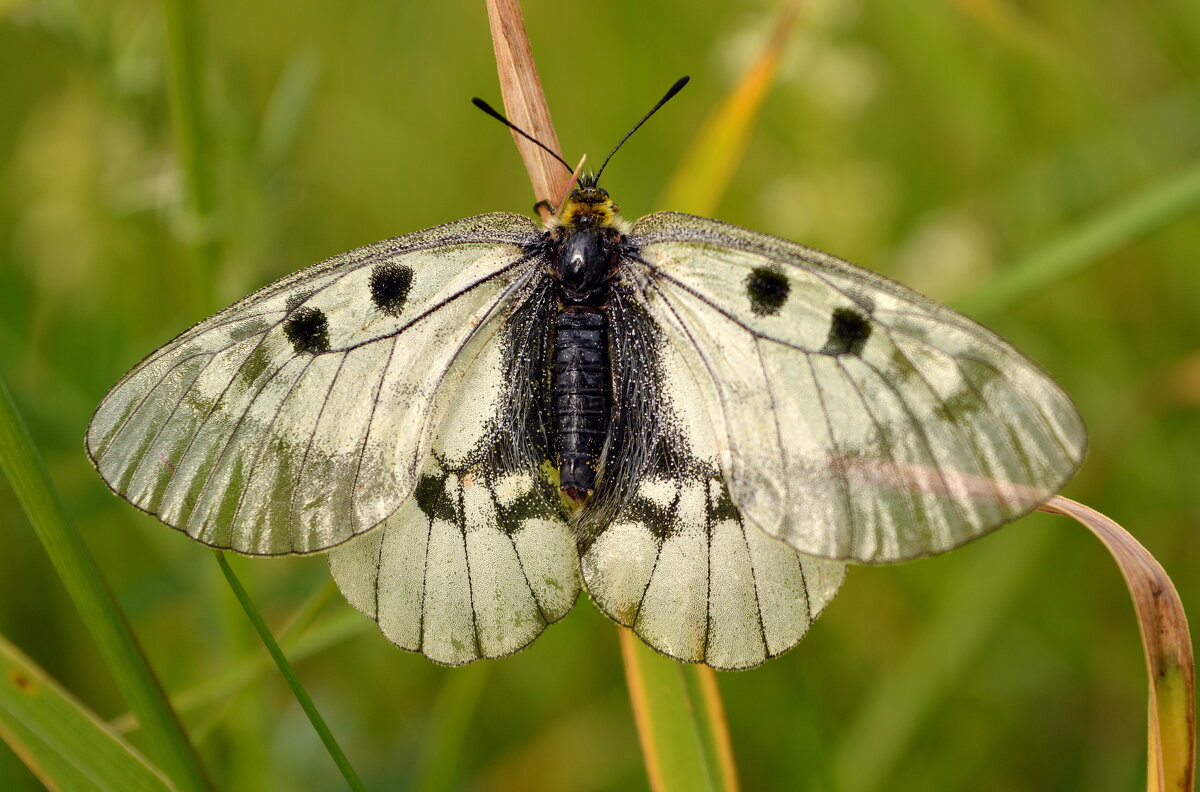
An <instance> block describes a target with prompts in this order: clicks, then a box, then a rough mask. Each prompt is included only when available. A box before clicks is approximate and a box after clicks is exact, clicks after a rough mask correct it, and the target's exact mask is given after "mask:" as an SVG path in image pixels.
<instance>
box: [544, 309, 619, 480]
mask: <svg viewBox="0 0 1200 792" xmlns="http://www.w3.org/2000/svg"><path fill="white" fill-rule="evenodd" d="M610 379H611V376H610V372H609V362H608V319H607V317H606V316H605V314H604V312H603V311H602V310H601V309H598V308H590V307H582V306H572V307H569V308H567V309H565V310H563V311H562V312H561V313H559V314H558V315H557V316H556V317H555V318H554V356H553V360H552V363H551V402H552V412H553V417H554V449H555V456H556V457H557V459H556V462H557V463H558V468H559V486H560V487H561V488H562V490H563V491H564V492H565V493H566V494H567V495H568V496H569V497H570V498H572V499H573V500H575V501H576V502H580V501H582V500H583V498H584V496H585V495H586V494H587V493H588V492H589V491H591V490H593V489H595V486H596V465H597V463H598V462H599V460H600V452H601V450H602V449H603V446H604V438H605V436H606V435H607V434H608V424H609V414H610V408H611V404H610V395H609V393H610V387H609V380H610Z"/></svg>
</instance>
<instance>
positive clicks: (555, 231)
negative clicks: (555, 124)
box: [549, 182, 624, 504]
mask: <svg viewBox="0 0 1200 792" xmlns="http://www.w3.org/2000/svg"><path fill="white" fill-rule="evenodd" d="M623 231H624V223H623V221H622V220H621V219H620V217H619V216H618V215H617V207H616V205H615V204H613V202H612V200H611V199H609V197H608V193H607V192H605V191H604V190H601V189H599V188H598V187H596V186H595V185H594V183H592V184H588V183H586V182H585V183H584V185H583V186H581V187H580V188H578V189H576V190H574V191H573V192H572V193H571V195H570V197H568V199H567V200H566V202H565V204H564V205H563V208H562V211H561V212H560V213H559V216H558V222H556V223H554V224H553V226H552V227H551V229H550V239H551V244H550V246H549V255H550V259H551V261H550V272H551V281H552V283H553V285H554V286H553V288H554V292H555V297H556V303H557V307H558V311H557V313H556V315H555V317H554V324H553V330H552V332H553V338H552V343H551V357H550V382H551V388H550V399H551V404H550V409H551V414H552V416H553V424H552V426H553V430H552V431H553V437H552V438H551V441H552V444H553V447H554V456H555V465H556V466H557V467H558V470H559V487H560V488H561V489H562V491H563V492H564V493H565V494H566V495H567V497H569V498H570V499H571V500H572V501H574V502H575V503H577V504H580V503H583V501H584V500H585V499H586V498H587V496H588V495H589V494H590V493H591V492H592V491H594V490H595V488H596V478H597V471H598V468H599V464H600V456H601V453H602V451H603V448H604V442H605V440H606V438H607V436H608V430H609V426H610V424H611V412H612V396H611V394H612V366H611V363H610V358H609V338H608V331H609V328H608V312H607V306H608V301H609V297H610V295H611V290H612V284H613V281H614V280H615V279H616V276H617V271H618V270H617V268H618V264H619V263H620V257H621V239H622V236H623V234H622V232H623Z"/></svg>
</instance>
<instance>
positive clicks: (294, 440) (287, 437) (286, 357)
mask: <svg viewBox="0 0 1200 792" xmlns="http://www.w3.org/2000/svg"><path fill="white" fill-rule="evenodd" d="M536 235H537V229H536V227H535V226H534V225H533V223H532V222H531V221H529V220H528V219H526V218H523V217H520V216H518V215H510V214H494V215H483V216H480V217H473V218H468V219H466V220H462V221H459V222H457V223H452V224H449V225H445V226H440V227H437V228H433V229H429V230H427V231H423V232H418V233H416V234H410V235H408V236H404V237H399V238H397V239H393V240H388V241H385V242H381V243H377V244H375V245H371V246H368V247H366V248H361V249H359V250H355V251H351V252H350V253H346V254H343V255H341V256H337V257H335V258H333V259H330V260H329V261H327V262H324V263H322V264H318V265H315V266H313V267H310V268H308V269H306V270H302V271H300V272H297V273H295V274H294V275H291V276H289V277H287V278H284V279H282V280H280V281H278V282H277V283H275V284H272V285H271V286H268V287H266V288H264V289H262V290H260V291H258V292H256V293H255V294H253V295H251V296H249V297H247V298H245V299H244V300H242V301H240V302H238V303H236V304H234V305H233V306H231V307H229V308H227V309H225V310H224V311H222V312H221V313H218V314H216V315H215V316H213V317H211V318H209V319H207V320H205V321H204V322H201V323H200V324H199V325H197V326H196V327H194V328H192V329H191V330H189V331H187V332H185V333H183V334H182V335H181V336H179V337H178V338H176V339H175V340H174V341H172V342H170V343H169V344H167V345H166V346H164V347H163V348H162V349H160V350H158V351H157V352H155V353H154V354H153V355H151V356H150V357H149V358H147V359H146V360H145V361H143V362H142V363H141V364H139V365H138V366H137V367H136V368H134V369H133V370H132V371H131V372H129V373H128V374H127V375H126V376H125V377H124V378H123V379H122V380H121V381H120V382H118V383H117V385H116V386H114V387H113V389H112V391H111V392H110V393H109V394H108V396H106V397H105V399H104V401H103V402H102V403H101V405H100V407H99V408H98V409H97V411H96V414H95V416H94V417H93V419H92V424H91V426H90V427H89V429H88V436H87V445H88V451H89V454H90V455H91V457H92V459H93V461H94V463H95V464H96V467H97V469H98V470H99V472H100V474H101V475H102V476H103V477H104V479H105V481H106V482H107V483H108V485H109V486H110V487H111V488H112V489H113V490H114V491H115V492H117V493H118V494H119V495H121V496H122V497H124V498H126V499H128V500H129V501H130V502H132V503H133V504H134V505H136V506H138V507H139V508H141V509H143V510H145V511H147V512H150V513H152V514H155V515H157V516H158V517H159V518H160V519H161V520H163V521H164V522H166V523H167V524H169V525H172V526H174V527H176V528H178V529H180V530H182V531H184V532H185V533H187V534H188V535H189V536H192V537H193V538H195V539H197V540H199V541H201V542H204V543H205V544H208V545H211V546H213V547H220V548H228V549H232V550H236V551H238V552H242V553H248V554H262V555H278V554H284V553H305V552H314V551H318V550H322V549H325V548H328V547H332V546H334V545H336V544H339V543H341V542H343V541H346V540H347V539H349V538H351V537H352V536H355V535H357V534H360V533H362V532H364V531H366V530H368V529H370V528H371V527H373V526H374V525H376V524H378V523H379V522H381V521H382V520H384V519H385V518H386V517H387V516H388V515H389V514H391V513H392V512H393V511H395V510H396V508H397V506H399V504H400V503H401V502H403V501H404V500H405V499H406V498H408V496H409V495H410V494H411V493H412V491H413V489H414V487H415V486H416V484H417V481H418V479H419V474H420V470H421V467H422V465H423V464H424V461H425V457H426V456H427V455H428V453H429V449H430V444H431V442H432V433H433V429H434V428H435V425H436V423H437V419H438V417H439V416H438V414H437V412H438V410H439V409H444V404H445V402H446V400H445V399H438V398H437V395H438V393H439V392H441V391H443V390H444V389H453V388H456V387H457V383H455V382H453V381H448V377H450V372H451V370H452V368H453V364H454V362H455V360H456V359H458V358H459V357H460V356H462V355H470V354H472V351H473V349H474V348H475V347H477V346H479V345H480V344H482V343H483V341H484V339H485V336H486V334H484V333H480V328H481V327H484V326H486V325H487V324H488V323H489V322H491V321H493V320H494V319H496V318H497V317H499V316H500V315H501V314H502V313H504V311H506V310H508V309H509V307H510V306H511V304H512V303H513V301H514V300H518V299H519V298H520V294H521V292H522V288H523V280H524V279H525V278H527V277H528V276H529V274H530V272H531V267H532V264H531V262H530V260H529V259H528V258H527V256H526V252H525V248H524V245H525V244H527V243H529V242H530V241H532V240H533V239H536ZM451 379H452V378H451ZM439 405H442V407H439Z"/></svg>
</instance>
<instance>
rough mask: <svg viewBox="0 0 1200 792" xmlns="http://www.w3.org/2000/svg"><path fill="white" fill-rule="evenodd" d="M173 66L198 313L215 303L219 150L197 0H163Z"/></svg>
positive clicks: (174, 117) (174, 121) (186, 237)
mask: <svg viewBox="0 0 1200 792" xmlns="http://www.w3.org/2000/svg"><path fill="white" fill-rule="evenodd" d="M162 10H163V20H164V24H165V26H166V42H167V59H168V60H167V62H168V66H169V72H170V91H169V98H170V101H171V126H172V129H173V130H174V133H175V156H176V158H177V159H178V161H179V167H180V170H181V171H182V172H183V188H184V195H183V218H182V229H181V230H182V235H183V241H184V243H185V244H187V245H188V247H189V248H190V251H191V256H190V257H189V262H188V266H189V278H190V281H191V287H192V288H191V298H192V301H193V303H194V307H195V308H196V310H197V313H205V312H207V310H208V309H209V308H210V307H211V305H210V303H211V299H210V297H211V295H210V284H211V283H212V281H213V275H214V273H213V269H214V268H215V264H216V246H215V244H214V229H213V227H212V224H213V205H214V199H213V195H214V192H215V191H214V187H213V181H214V179H213V176H212V173H211V169H210V166H209V164H208V163H209V161H210V160H211V159H212V155H213V152H212V150H211V149H210V147H209V145H208V132H207V129H206V127H205V123H204V120H205V113H204V103H203V90H202V89H203V82H202V80H203V66H202V62H201V46H200V45H201V38H202V24H201V19H200V11H199V9H198V8H197V6H196V4H195V3H194V2H192V0H163V3H162Z"/></svg>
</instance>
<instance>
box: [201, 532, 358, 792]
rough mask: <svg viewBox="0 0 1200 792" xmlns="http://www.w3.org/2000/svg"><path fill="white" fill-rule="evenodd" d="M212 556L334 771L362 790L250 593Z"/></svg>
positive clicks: (220, 559)
mask: <svg viewBox="0 0 1200 792" xmlns="http://www.w3.org/2000/svg"><path fill="white" fill-rule="evenodd" d="M214 555H215V556H216V558H217V565H218V566H220V567H221V572H223V573H224V575H225V579H226V580H227V581H228V582H229V588H230V589H232V590H233V595H234V596H235V597H237V600H238V602H239V603H241V606H242V609H243V610H244V611H246V617H247V618H249V619H250V623H251V624H252V625H254V629H255V630H257V631H258V635H259V637H260V638H262V642H263V644H264V645H265V646H266V647H267V651H268V652H270V653H271V659H273V660H274V661H275V665H276V666H278V668H279V673H281V674H283V678H284V679H285V680H286V681H287V683H288V687H290V688H291V689H292V694H293V695H294V696H295V697H296V701H297V702H299V703H300V708H301V709H303V710H304V714H305V715H307V716H308V720H309V722H310V723H312V725H313V729H314V730H315V731H316V732H317V736H318V737H320V738H321V742H322V743H323V744H324V745H325V750H327V751H328V752H329V755H330V756H331V757H332V758H333V761H334V763H335V764H336V765H337V766H338V770H340V771H341V773H342V777H343V778H345V779H346V785H347V786H349V787H350V788H351V789H354V790H363V791H364V792H365V790H366V787H364V786H363V783H362V781H360V780H359V778H358V774H357V773H356V772H354V768H353V767H352V766H351V765H350V761H349V760H348V759H347V758H346V754H344V753H343V752H342V748H341V746H339V745H338V743H337V740H335V739H334V737H333V733H332V732H330V731H329V727H328V726H327V725H325V719H324V718H323V717H321V713H320V712H319V711H318V710H317V707H316V705H315V704H313V701H312V698H311V697H309V695H308V691H306V690H305V689H304V686H303V685H301V684H300V679H299V677H297V676H296V672H295V671H294V670H293V669H292V666H291V663H289V662H288V660H287V658H286V657H284V655H283V650H282V649H280V648H279V644H278V643H276V642H275V636H273V635H271V631H270V630H269V629H267V623H266V622H265V621H263V617H262V614H260V613H259V612H258V608H257V607H255V605H254V601H253V600H251V599H250V595H249V594H248V593H247V592H246V589H245V588H244V587H243V586H242V583H241V581H240V580H238V578H237V575H235V574H234V572H233V568H232V567H231V566H229V561H227V560H226V558H225V554H224V553H222V552H220V551H217V552H215V553H214Z"/></svg>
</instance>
